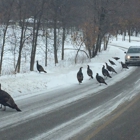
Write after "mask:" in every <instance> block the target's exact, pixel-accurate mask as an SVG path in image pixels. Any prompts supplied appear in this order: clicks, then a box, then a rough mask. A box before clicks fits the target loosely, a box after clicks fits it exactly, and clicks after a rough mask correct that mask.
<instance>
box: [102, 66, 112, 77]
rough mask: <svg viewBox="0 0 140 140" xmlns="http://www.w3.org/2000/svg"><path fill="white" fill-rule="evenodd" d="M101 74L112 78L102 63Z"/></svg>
mask: <svg viewBox="0 0 140 140" xmlns="http://www.w3.org/2000/svg"><path fill="white" fill-rule="evenodd" d="M102 74H103V76H105V77H106V78H107V77H109V78H112V77H111V76H110V74H109V72H108V70H107V69H105V65H103V67H102Z"/></svg>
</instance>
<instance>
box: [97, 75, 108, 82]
mask: <svg viewBox="0 0 140 140" xmlns="http://www.w3.org/2000/svg"><path fill="white" fill-rule="evenodd" d="M96 80H97V81H98V82H99V83H100V85H101V83H104V84H106V85H107V83H106V82H105V80H104V78H103V77H101V76H99V74H98V73H97V74H96Z"/></svg>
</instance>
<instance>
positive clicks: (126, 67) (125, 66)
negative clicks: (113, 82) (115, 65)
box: [121, 62, 129, 69]
mask: <svg viewBox="0 0 140 140" xmlns="http://www.w3.org/2000/svg"><path fill="white" fill-rule="evenodd" d="M121 65H122V69H129V68H128V66H127V64H125V63H123V62H121Z"/></svg>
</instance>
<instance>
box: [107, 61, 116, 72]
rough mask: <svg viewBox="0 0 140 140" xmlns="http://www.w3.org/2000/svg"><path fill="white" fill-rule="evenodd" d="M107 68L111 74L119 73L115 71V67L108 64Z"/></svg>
mask: <svg viewBox="0 0 140 140" xmlns="http://www.w3.org/2000/svg"><path fill="white" fill-rule="evenodd" d="M106 68H107V70H108V71H110V72H114V73H117V72H116V71H115V69H114V68H113V67H111V66H109V65H108V64H107V63H106Z"/></svg>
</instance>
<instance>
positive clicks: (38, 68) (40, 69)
mask: <svg viewBox="0 0 140 140" xmlns="http://www.w3.org/2000/svg"><path fill="white" fill-rule="evenodd" d="M36 63H37V64H36V67H37V70H38V71H39V73H40V72H45V73H47V72H46V71H45V70H44V68H43V67H42V66H41V65H39V64H38V61H36Z"/></svg>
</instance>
